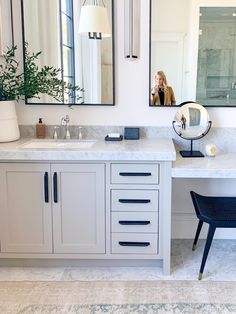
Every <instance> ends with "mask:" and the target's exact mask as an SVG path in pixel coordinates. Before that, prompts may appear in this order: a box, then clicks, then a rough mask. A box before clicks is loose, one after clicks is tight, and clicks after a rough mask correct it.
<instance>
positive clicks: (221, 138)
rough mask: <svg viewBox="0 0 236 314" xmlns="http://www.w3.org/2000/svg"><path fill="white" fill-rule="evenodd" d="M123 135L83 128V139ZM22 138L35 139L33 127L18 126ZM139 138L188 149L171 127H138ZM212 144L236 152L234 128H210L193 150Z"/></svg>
mask: <svg viewBox="0 0 236 314" xmlns="http://www.w3.org/2000/svg"><path fill="white" fill-rule="evenodd" d="M53 131H54V126H53V125H48V126H47V138H52V137H53ZM70 132H71V137H72V138H73V139H77V138H78V134H79V126H70ZM111 132H119V133H121V134H123V133H124V127H123V126H83V129H82V134H83V138H84V139H103V138H104V137H105V136H106V135H107V134H108V133H111ZM20 133H21V137H22V138H35V126H34V125H20ZM58 136H59V138H64V136H65V129H64V128H63V127H61V128H59V130H58ZM140 137H141V138H173V140H174V143H175V146H176V149H177V150H181V149H190V141H187V140H183V139H181V138H180V137H179V136H177V134H176V133H175V132H174V130H173V128H172V127H140ZM209 143H214V144H215V145H216V146H217V149H218V152H225V153H228V152H231V153H235V152H236V128H215V127H213V128H211V130H210V132H209V133H208V134H207V135H206V136H205V137H204V138H202V139H200V140H197V141H194V146H193V149H195V150H201V151H203V152H204V151H205V145H206V144H209Z"/></svg>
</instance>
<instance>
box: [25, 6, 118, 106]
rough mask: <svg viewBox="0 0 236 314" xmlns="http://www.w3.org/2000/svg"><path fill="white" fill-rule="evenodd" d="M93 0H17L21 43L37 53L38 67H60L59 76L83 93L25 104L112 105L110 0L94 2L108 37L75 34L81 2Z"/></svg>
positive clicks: (111, 14)
mask: <svg viewBox="0 0 236 314" xmlns="http://www.w3.org/2000/svg"><path fill="white" fill-rule="evenodd" d="M84 4H85V5H91V4H94V1H93V0H91V1H90V0H87V1H84V0H50V1H49V0H21V6H22V30H23V45H24V46H25V44H26V43H27V46H28V48H27V49H28V51H29V52H30V53H37V52H39V51H40V52H41V54H40V56H39V58H38V64H37V65H38V66H39V67H43V66H45V65H46V66H53V67H55V68H57V69H61V70H62V71H61V73H60V75H59V76H60V77H59V79H62V80H63V81H64V82H68V83H71V84H72V85H73V86H75V85H76V86H79V87H80V88H82V89H84V92H76V93H75V94H74V95H73V96H71V95H70V96H68V95H67V94H65V95H63V101H61V102H58V101H56V100H55V99H54V98H52V97H50V96H48V95H40V99H37V98H31V99H27V100H26V103H27V104H52V105H53V104H55V105H58V104H70V105H72V104H73V105H105V106H110V105H115V90H114V86H115V83H114V77H115V73H114V72H115V69H114V65H115V63H114V42H115V41H114V12H113V9H114V8H113V0H102V1H101V3H100V1H96V4H99V5H101V6H103V5H104V6H105V8H106V9H107V12H108V20H109V25H110V29H111V36H110V37H107V38H105V37H104V38H102V40H100V39H89V36H88V34H86V35H82V34H79V31H78V30H79V20H80V13H81V8H82V6H83V5H84Z"/></svg>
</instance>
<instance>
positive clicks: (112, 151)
mask: <svg viewBox="0 0 236 314" xmlns="http://www.w3.org/2000/svg"><path fill="white" fill-rule="evenodd" d="M88 142H89V141H84V142H81V143H84V145H82V146H81V147H82V148H81V147H73V143H76V142H73V141H72V142H68V141H67V142H58V143H59V144H62V145H61V146H60V145H58V146H56V147H55V142H53V143H54V147H51V146H50V141H47V140H42V141H38V142H37V143H38V144H37V143H35V141H34V143H33V144H32V142H25V141H23V140H21V141H18V142H15V143H8V144H1V146H0V160H1V163H0V241H1V242H0V243H1V253H0V258H8V259H9V258H14V259H16V258H30V259H32V258H33V259H64V260H66V259H68V260H69V259H86V260H88V259H93V260H133V261H134V264H135V261H137V260H152V261H155V260H157V261H161V262H163V271H164V273H165V274H169V273H170V240H171V167H172V161H173V160H175V158H176V153H175V148H174V145H173V142H172V140H168V139H166V140H165V139H143V140H139V141H123V142H119V143H118V142H117V143H114V142H104V141H94V142H93V143H92V144H91V143H90V144H91V145H89V144H86V143H88ZM40 143H41V144H40ZM45 143H46V144H45ZM63 143H64V144H63ZM66 143H70V144H71V145H72V146H70V145H69V144H66ZM40 145H41V146H40ZM45 145H46V146H45ZM68 145H69V146H68ZM74 145H75V146H76V144H74ZM66 146H67V147H66ZM68 147H69V148H68ZM71 147H72V148H71Z"/></svg>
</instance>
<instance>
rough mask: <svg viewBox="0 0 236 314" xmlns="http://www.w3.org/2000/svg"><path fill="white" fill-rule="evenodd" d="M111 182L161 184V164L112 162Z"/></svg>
mask: <svg viewBox="0 0 236 314" xmlns="http://www.w3.org/2000/svg"><path fill="white" fill-rule="evenodd" d="M111 183H114V184H159V165H158V164H111Z"/></svg>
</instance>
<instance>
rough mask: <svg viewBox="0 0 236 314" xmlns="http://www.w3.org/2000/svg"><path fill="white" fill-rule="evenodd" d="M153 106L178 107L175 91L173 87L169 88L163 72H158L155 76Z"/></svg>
mask: <svg viewBox="0 0 236 314" xmlns="http://www.w3.org/2000/svg"><path fill="white" fill-rule="evenodd" d="M151 104H152V105H157V106H158V105H163V106H171V105H176V101H175V95H174V92H173V89H172V87H171V86H168V84H167V79H166V75H165V73H164V72H163V71H158V72H157V73H156V74H155V75H154V82H153V87H152V90H151Z"/></svg>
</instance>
